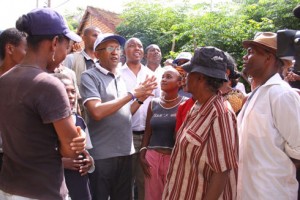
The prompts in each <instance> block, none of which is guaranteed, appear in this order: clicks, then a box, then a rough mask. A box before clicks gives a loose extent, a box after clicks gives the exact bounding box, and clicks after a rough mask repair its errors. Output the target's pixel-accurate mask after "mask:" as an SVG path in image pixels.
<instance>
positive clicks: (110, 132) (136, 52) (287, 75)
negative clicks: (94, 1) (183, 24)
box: [0, 7, 300, 200]
mask: <svg viewBox="0 0 300 200" xmlns="http://www.w3.org/2000/svg"><path fill="white" fill-rule="evenodd" d="M297 9H299V10H300V7H298V8H297ZM296 17H299V18H300V13H299V16H297V15H296ZM246 39H247V38H245V40H244V41H243V42H242V44H241V45H242V46H243V47H244V48H245V50H246V54H245V55H244V57H243V72H242V73H243V76H247V77H249V80H250V81H251V82H250V84H251V91H250V92H249V93H247V92H246V90H245V87H243V84H242V83H240V82H239V78H240V76H241V73H240V72H238V69H237V64H236V62H235V59H234V58H233V57H232V56H231V55H230V54H229V53H228V52H226V51H224V50H221V49H219V48H217V47H212V46H204V47H198V48H196V49H195V50H194V52H180V53H179V54H178V56H177V57H176V58H175V59H174V60H173V59H171V58H170V59H166V60H165V61H164V62H163V64H164V66H161V63H162V59H163V57H162V53H161V50H160V47H159V46H158V45H157V44H150V45H149V46H147V47H146V48H144V46H143V43H142V41H141V40H140V39H139V38H135V37H133V38H129V39H127V40H126V39H125V38H124V37H122V36H120V35H117V34H114V33H102V32H101V30H99V29H98V28H96V27H87V28H85V30H84V31H83V35H82V38H81V37H80V36H78V35H77V34H75V33H73V32H71V31H70V30H69V28H68V26H67V24H66V23H65V20H64V18H63V17H62V16H61V15H60V14H59V13H58V12H56V11H54V10H53V9H50V8H40V9H35V10H33V11H31V12H29V13H27V14H25V15H23V16H21V17H20V18H19V19H18V20H17V22H16V27H15V28H9V29H7V30H4V31H3V32H2V33H1V34H0V60H1V63H0V93H1V98H0V134H1V135H0V136H1V137H0V155H1V159H0V164H1V166H0V167H1V168H0V169H1V172H0V199H1V200H2V199H3V200H32V199H41V200H53V199H55V200H56V199H57V200H59V199H61V200H67V199H72V200H77V199H78V200H108V199H110V200H121V199H122V200H123V199H124V200H133V199H138V200H144V199H145V200H161V199H163V200H181V199H187V200H196V199H203V200H209V199H224V200H235V199H238V200H251V199H262V200H265V199H272V200H273V199H290V200H296V199H298V196H299V195H298V191H299V189H298V188H299V183H298V181H297V178H296V172H297V168H298V167H299V169H300V135H299V130H300V123H299V122H300V96H299V94H300V92H299V91H300V90H299V88H297V83H299V82H298V81H300V76H299V75H298V74H297V73H295V71H293V70H292V67H293V63H292V61H290V60H285V59H283V58H279V57H278V56H277V54H276V53H277V34H276V33H272V32H261V33H257V34H256V35H255V36H254V38H253V39H251V40H246ZM81 40H83V44H84V48H82V49H81V48H79V49H78V44H79V42H81ZM72 42H73V45H75V47H76V48H72V46H71V44H72ZM70 49H71V50H70ZM74 49H77V50H75V51H74ZM121 59H122V60H121Z"/></svg>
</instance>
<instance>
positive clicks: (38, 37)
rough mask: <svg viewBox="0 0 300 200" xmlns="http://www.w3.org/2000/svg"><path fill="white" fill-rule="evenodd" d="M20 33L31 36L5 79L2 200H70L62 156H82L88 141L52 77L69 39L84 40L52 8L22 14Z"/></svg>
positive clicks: (1, 83)
mask: <svg viewBox="0 0 300 200" xmlns="http://www.w3.org/2000/svg"><path fill="white" fill-rule="evenodd" d="M16 28H17V29H18V30H19V31H23V32H25V33H27V35H28V36H27V45H28V49H27V54H26V56H25V58H24V59H23V61H22V62H21V63H20V64H19V65H17V66H16V67H14V68H13V69H12V70H10V71H9V72H7V73H5V74H4V75H2V77H1V78H0V93H1V98H0V131H1V134H2V139H3V152H4V157H3V168H2V171H1V174H0V199H9V200H10V199H25V200H26V199H46V200H47V199H49V200H50V199H57V200H59V199H61V200H62V199H66V198H67V193H68V191H67V188H66V185H65V181H64V174H63V166H62V161H61V156H65V157H73V158H75V157H77V156H78V154H79V153H80V152H81V151H83V150H84V146H85V138H84V137H83V136H81V133H80V132H81V130H80V129H79V128H76V127H75V125H74V123H73V119H72V116H71V114H72V113H71V109H70V104H69V100H68V96H67V94H66V91H65V87H64V85H63V84H62V83H61V82H60V81H59V80H58V79H57V78H55V77H53V76H51V75H50V74H48V73H47V72H48V71H53V69H54V68H55V67H56V66H58V65H59V63H60V62H62V61H63V60H64V58H65V57H66V55H67V50H68V47H69V42H70V40H74V41H76V42H79V41H80V40H81V38H80V37H79V36H78V35H76V34H75V33H73V32H71V31H70V30H69V28H68V27H67V25H66V23H65V20H64V19H63V17H62V16H61V15H60V14H59V13H57V12H56V11H54V10H52V9H50V8H42V9H35V10H33V11H31V12H29V13H28V14H26V15H23V16H22V17H20V18H19V19H18V20H17V22H16Z"/></svg>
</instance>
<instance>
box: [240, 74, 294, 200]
mask: <svg viewBox="0 0 300 200" xmlns="http://www.w3.org/2000/svg"><path fill="white" fill-rule="evenodd" d="M246 104H248V105H247V106H245V105H246ZM246 104H245V105H244V107H243V109H242V110H241V112H240V113H239V116H238V123H237V124H238V133H239V170H238V193H237V195H238V199H242V200H251V199H255V200H257V199H260V200H268V199H270V200H274V199H280V200H281V199H282V200H283V199H284V200H289V199H290V200H295V199H297V193H298V182H297V180H296V169H295V166H294V164H293V162H292V161H291V159H290V157H293V158H295V159H300V97H299V95H298V94H297V93H296V92H295V91H294V90H293V89H292V88H291V87H290V86H289V85H288V84H287V83H286V82H284V81H283V80H282V79H281V77H280V76H279V74H275V75H274V76H273V77H271V78H270V79H269V80H268V81H267V82H266V83H265V84H264V85H262V86H260V87H259V88H258V89H257V91H256V92H255V94H254V95H253V96H252V97H251V99H250V101H249V103H247V102H246Z"/></svg>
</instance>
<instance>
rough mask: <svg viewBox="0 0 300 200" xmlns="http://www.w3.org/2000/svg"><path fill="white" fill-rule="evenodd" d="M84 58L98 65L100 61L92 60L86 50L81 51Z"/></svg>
mask: <svg viewBox="0 0 300 200" xmlns="http://www.w3.org/2000/svg"><path fill="white" fill-rule="evenodd" d="M81 53H82V55H83V57H85V59H86V60H92V61H93V62H94V63H96V62H97V61H98V59H96V58H95V59H92V58H91V57H90V56H89V55H88V54H87V53H86V52H85V51H84V50H83V51H81Z"/></svg>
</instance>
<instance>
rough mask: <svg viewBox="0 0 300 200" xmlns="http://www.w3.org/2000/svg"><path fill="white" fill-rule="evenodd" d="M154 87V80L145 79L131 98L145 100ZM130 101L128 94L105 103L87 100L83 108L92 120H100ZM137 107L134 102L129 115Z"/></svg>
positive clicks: (136, 103)
mask: <svg viewBox="0 0 300 200" xmlns="http://www.w3.org/2000/svg"><path fill="white" fill-rule="evenodd" d="M156 85H157V84H156V82H155V78H153V77H151V78H147V79H146V80H145V81H144V82H143V83H142V84H140V85H139V87H137V88H136V89H135V90H134V91H133V96H134V97H136V98H141V99H146V98H147V97H148V96H151V95H152V91H153V89H155V88H156ZM130 100H132V95H131V94H130V93H128V95H126V96H124V97H121V98H118V99H114V100H112V101H108V102H105V103H102V102H101V100H98V99H95V100H89V101H87V102H86V103H85V106H86V108H87V110H88V112H89V113H90V115H91V117H92V118H93V119H94V120H101V119H103V118H104V117H107V116H109V115H111V114H113V113H115V112H116V111H118V110H119V109H120V108H122V107H123V106H124V105H125V104H126V103H128V102H129V101H130ZM139 107H140V105H139V104H138V102H134V103H133V104H132V107H131V113H135V112H136V110H137V109H138V108H139Z"/></svg>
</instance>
